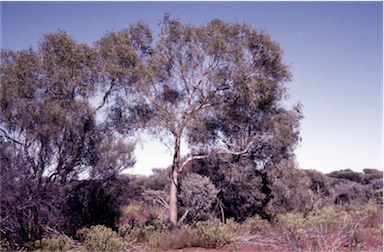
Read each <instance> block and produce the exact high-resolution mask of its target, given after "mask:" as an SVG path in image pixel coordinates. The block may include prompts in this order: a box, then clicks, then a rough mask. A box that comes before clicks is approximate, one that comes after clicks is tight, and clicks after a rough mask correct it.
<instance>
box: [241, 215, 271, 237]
mask: <svg viewBox="0 0 384 252" xmlns="http://www.w3.org/2000/svg"><path fill="white" fill-rule="evenodd" d="M270 229H271V225H270V223H269V222H268V221H267V220H265V219H262V218H261V217H260V216H258V215H255V216H253V217H250V218H248V219H246V220H245V222H244V223H243V224H242V225H241V231H242V232H244V233H248V234H256V233H266V232H268V231H269V230H270Z"/></svg>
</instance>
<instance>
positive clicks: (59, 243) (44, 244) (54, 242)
mask: <svg viewBox="0 0 384 252" xmlns="http://www.w3.org/2000/svg"><path fill="white" fill-rule="evenodd" d="M72 243H73V242H72V239H71V238H69V237H68V236H66V235H60V236H57V237H44V238H42V239H41V240H37V241H35V244H34V247H35V249H36V250H37V251H42V252H44V251H45V252H49V251H67V250H69V249H70V248H71V247H72Z"/></svg>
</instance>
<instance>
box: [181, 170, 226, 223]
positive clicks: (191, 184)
mask: <svg viewBox="0 0 384 252" xmlns="http://www.w3.org/2000/svg"><path fill="white" fill-rule="evenodd" d="M218 192H219V190H217V189H216V187H215V185H214V184H213V183H212V182H211V180H210V179H209V178H208V177H205V176H201V175H199V174H196V173H189V174H187V175H186V176H185V177H184V178H183V180H182V181H181V193H180V198H181V200H182V202H183V204H184V206H185V207H186V208H187V209H188V211H189V213H188V214H189V216H190V218H189V219H191V220H193V221H204V220H209V219H212V218H213V214H212V205H213V203H214V202H215V200H216V196H217V194H218Z"/></svg>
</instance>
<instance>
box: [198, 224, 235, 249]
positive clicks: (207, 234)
mask: <svg viewBox="0 0 384 252" xmlns="http://www.w3.org/2000/svg"><path fill="white" fill-rule="evenodd" d="M238 231H239V224H238V223H236V222H235V221H234V220H233V219H228V220H227V222H226V223H225V224H223V223H221V222H212V221H209V222H198V223H197V224H196V232H197V234H198V237H199V238H200V240H201V245H202V246H203V247H204V248H218V247H221V246H224V245H226V244H229V243H231V242H233V241H234V240H235V238H236V235H237V234H238Z"/></svg>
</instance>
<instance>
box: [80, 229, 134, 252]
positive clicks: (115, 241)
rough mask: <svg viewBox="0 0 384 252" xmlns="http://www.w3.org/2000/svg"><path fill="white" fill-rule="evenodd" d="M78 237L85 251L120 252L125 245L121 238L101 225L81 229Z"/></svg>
mask: <svg viewBox="0 0 384 252" xmlns="http://www.w3.org/2000/svg"><path fill="white" fill-rule="evenodd" d="M78 236H79V238H80V241H81V242H82V243H83V246H84V247H85V248H86V250H87V251H111V252H112V251H122V250H124V248H125V247H126V245H127V244H126V242H125V241H124V239H123V238H122V237H120V236H119V235H118V234H117V233H116V232H114V231H113V230H112V229H111V228H108V227H105V226H103V225H96V226H92V227H90V228H83V229H81V230H79V231H78Z"/></svg>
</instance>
